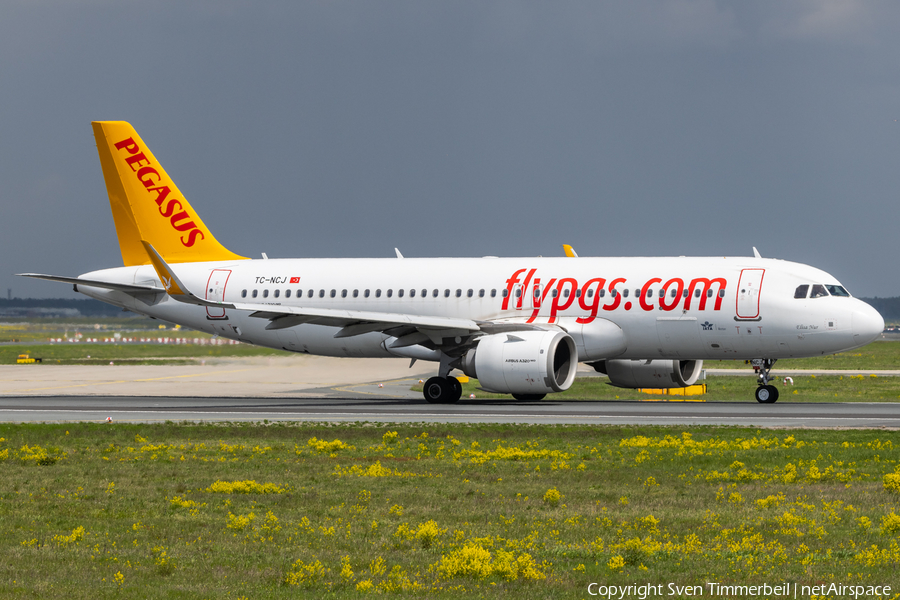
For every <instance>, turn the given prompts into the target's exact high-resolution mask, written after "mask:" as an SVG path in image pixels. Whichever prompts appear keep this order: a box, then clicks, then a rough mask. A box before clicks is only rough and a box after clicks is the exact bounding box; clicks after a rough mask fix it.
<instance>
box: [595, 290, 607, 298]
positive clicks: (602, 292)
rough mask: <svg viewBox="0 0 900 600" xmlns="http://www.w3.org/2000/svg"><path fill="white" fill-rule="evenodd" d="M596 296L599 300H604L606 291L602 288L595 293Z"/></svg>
mask: <svg viewBox="0 0 900 600" xmlns="http://www.w3.org/2000/svg"><path fill="white" fill-rule="evenodd" d="M597 295H598V296H600V297H601V298H605V297H606V290H605V289H603V288H600V290H598V291H597Z"/></svg>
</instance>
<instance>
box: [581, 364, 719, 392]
mask: <svg viewBox="0 0 900 600" xmlns="http://www.w3.org/2000/svg"><path fill="white" fill-rule="evenodd" d="M594 369H596V370H597V371H600V372H601V373H606V374H607V375H608V376H609V382H610V383H611V384H613V385H614V386H616V387H622V388H677V387H687V386H689V385H694V384H695V383H697V380H698V379H699V378H700V372H701V370H702V369H703V361H702V360H606V361H603V362H602V364H595V365H594Z"/></svg>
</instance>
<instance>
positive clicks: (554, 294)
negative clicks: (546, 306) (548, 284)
mask: <svg viewBox="0 0 900 600" xmlns="http://www.w3.org/2000/svg"><path fill="white" fill-rule="evenodd" d="M550 295H551V296H553V297H554V298H556V297H557V296H559V290H558V289H556V288H553V291H552V292H550Z"/></svg>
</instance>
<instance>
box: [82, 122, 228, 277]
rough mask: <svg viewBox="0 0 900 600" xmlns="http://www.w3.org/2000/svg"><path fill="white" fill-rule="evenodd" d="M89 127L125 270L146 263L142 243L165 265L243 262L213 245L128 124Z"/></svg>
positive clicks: (146, 257) (146, 259) (116, 123)
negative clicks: (154, 250) (225, 261)
mask: <svg viewBox="0 0 900 600" xmlns="http://www.w3.org/2000/svg"><path fill="white" fill-rule="evenodd" d="M91 125H92V126H93V128H94V138H95V139H96V140H97V151H98V152H99V154H100V166H101V167H102V168H103V178H104V179H105V180H106V191H107V193H108V194H109V204H110V207H111V208H112V213H113V220H114V221H115V223H116V234H117V235H118V236H119V249H120V250H121V251H122V260H123V262H124V263H125V266H132V265H146V264H150V258H149V256H148V255H147V252H146V251H145V249H144V246H143V244H142V243H141V240H146V241H148V242H150V243H151V244H153V247H154V248H156V250H157V251H158V252H159V254H160V256H162V257H163V259H165V261H166V262H169V263H180V262H202V261H211V260H245V258H244V257H243V256H238V255H237V254H235V253H233V252H231V251H230V250H228V249H227V248H225V247H224V246H223V245H222V244H220V243H219V242H218V241H217V240H216V238H215V237H214V236H213V234H212V233H211V232H210V231H209V229H207V227H206V225H204V223H203V221H202V220H201V219H200V216H199V215H198V214H197V213H196V212H195V211H194V209H193V208H192V207H191V205H190V204H189V203H188V201H187V200H186V199H185V197H184V196H183V195H182V194H181V192H180V191H178V188H177V187H176V186H175V183H174V182H173V181H172V180H171V179H170V178H169V176H168V175H167V174H166V172H165V171H164V170H163V168H162V166H161V165H160V164H159V163H158V162H157V160H156V158H154V156H153V154H151V153H150V149H149V148H147V146H146V144H144V141H143V140H142V139H141V138H140V136H139V135H138V134H137V132H136V131H135V130H134V127H132V126H131V124H129V123H126V122H125V121H95V122H93V123H91Z"/></svg>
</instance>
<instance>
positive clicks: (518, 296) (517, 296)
mask: <svg viewBox="0 0 900 600" xmlns="http://www.w3.org/2000/svg"><path fill="white" fill-rule="evenodd" d="M553 291H554V292H555V291H556V290H553ZM555 295H556V294H554V296H555ZM521 297H522V288H521V287H519V286H516V298H521Z"/></svg>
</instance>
